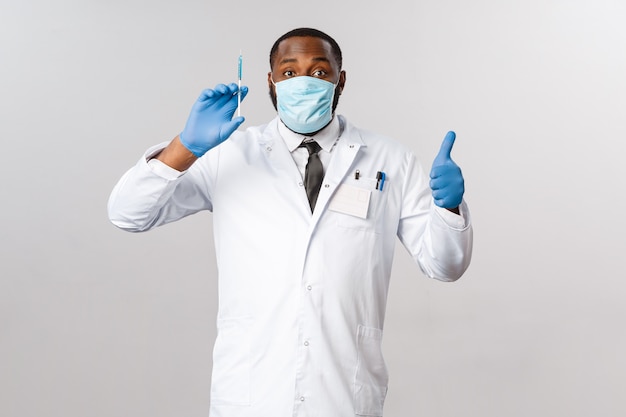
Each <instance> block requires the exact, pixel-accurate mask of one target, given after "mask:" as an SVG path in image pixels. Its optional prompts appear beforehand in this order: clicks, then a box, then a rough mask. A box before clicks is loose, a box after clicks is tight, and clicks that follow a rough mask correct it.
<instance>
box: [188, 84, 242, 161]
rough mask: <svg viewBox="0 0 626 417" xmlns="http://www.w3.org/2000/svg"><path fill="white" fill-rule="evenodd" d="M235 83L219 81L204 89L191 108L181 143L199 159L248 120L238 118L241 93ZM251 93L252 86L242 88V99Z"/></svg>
mask: <svg viewBox="0 0 626 417" xmlns="http://www.w3.org/2000/svg"><path fill="white" fill-rule="evenodd" d="M238 91H239V87H238V86H237V84H235V83H231V84H229V85H224V84H218V85H216V86H215V88H214V89H212V90H211V89H206V90H204V91H202V93H201V94H200V97H198V100H196V102H195V104H194V105H193V107H192V108H191V113H190V114H189V118H188V119H187V123H186V124H185V129H184V130H183V132H182V133H181V134H180V142H181V143H182V144H183V145H185V147H186V148H187V149H189V151H190V152H191V153H193V154H194V155H195V156H197V157H198V158H199V157H201V156H202V155H204V154H205V153H206V152H207V151H209V150H210V149H212V148H214V147H216V146H217V145H219V144H220V143H222V142H224V141H225V140H226V139H228V137H229V136H230V135H232V133H233V132H234V131H235V130H237V128H238V127H239V126H240V125H241V124H242V123H243V121H244V120H245V119H244V118H243V117H242V116H239V117H235V118H234V119H233V115H234V114H235V110H237V92H238ZM247 94H248V87H245V86H242V87H241V99H242V100H243V99H244V97H245V96H246V95H247Z"/></svg>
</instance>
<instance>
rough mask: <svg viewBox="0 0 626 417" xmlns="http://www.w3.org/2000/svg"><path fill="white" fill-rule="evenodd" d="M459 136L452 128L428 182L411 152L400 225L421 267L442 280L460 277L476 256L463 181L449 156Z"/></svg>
mask: <svg viewBox="0 0 626 417" xmlns="http://www.w3.org/2000/svg"><path fill="white" fill-rule="evenodd" d="M454 138H455V135H454V133H453V132H450V133H448V135H447V136H446V138H445V139H444V142H443V144H442V148H441V151H440V152H439V154H438V155H437V157H436V158H435V161H434V162H433V167H432V169H431V173H430V182H429V183H427V178H426V176H425V175H424V173H423V171H422V168H421V166H420V165H419V164H418V163H417V161H416V160H415V157H414V156H412V155H411V156H410V158H409V161H408V165H407V171H406V177H405V180H404V185H403V204H402V214H401V218H400V224H399V227H398V237H399V238H400V240H401V241H402V243H403V245H404V246H405V247H406V249H407V250H408V251H409V253H410V254H411V256H412V257H413V259H414V260H415V261H416V262H417V263H418V265H419V266H420V268H421V269H422V271H423V272H424V273H425V274H426V275H427V276H429V277H431V278H436V279H439V280H441V281H454V280H456V279H458V278H460V277H461V275H463V273H464V272H465V271H466V269H467V268H468V266H469V263H470V260H471V256H472V244H473V230H472V225H471V219H470V214H469V209H468V208H467V204H466V203H465V202H464V201H463V193H464V180H463V176H462V175H461V170H460V169H459V167H458V166H457V165H456V164H455V163H454V162H453V161H452V160H451V159H450V150H451V148H452V144H453V143H454ZM429 186H430V187H429Z"/></svg>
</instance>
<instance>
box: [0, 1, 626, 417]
mask: <svg viewBox="0 0 626 417" xmlns="http://www.w3.org/2000/svg"><path fill="white" fill-rule="evenodd" d="M212 3H213V4H212ZM0 7H1V8H0V61H1V64H0V75H1V76H0V132H1V138H2V147H1V157H0V158H1V163H0V175H1V177H2V181H1V185H0V187H2V188H1V195H2V202H3V203H2V209H1V210H2V212H1V213H2V240H1V242H2V246H1V252H0V274H1V279H0V415H2V416H7V417H31V416H32V417H35V416H37V417H39V416H64V417H79V416H80V417H82V416H92V417H100V416H111V417H125V416H136V417H139V416H151V417H160V416H188V417H193V416H206V415H207V412H208V403H209V397H208V395H209V389H210V387H209V385H210V379H209V377H210V371H211V349H212V343H213V339H214V336H215V325H214V320H215V312H216V295H215V294H216V291H215V290H216V280H215V262H214V254H213V243H212V238H211V216H210V214H208V213H201V214H199V215H197V216H194V217H192V218H188V219H185V220H183V221H181V222H178V223H176V224H174V225H169V226H165V227H163V228H161V229H159V230H155V231H152V232H150V233H147V234H139V235H133V234H128V233H124V232H122V231H119V230H117V229H116V228H114V227H113V226H112V225H111V224H110V223H109V222H108V220H107V216H106V209H105V207H106V201H107V198H108V195H109V193H110V191H111V189H112V187H113V185H114V184H115V182H116V181H117V179H118V178H119V177H120V176H121V174H122V173H123V172H124V171H125V170H126V169H127V168H129V167H130V166H131V165H132V164H134V163H135V161H136V160H137V159H138V158H139V157H140V155H141V154H142V152H143V151H144V150H145V149H146V148H147V147H148V146H150V145H152V144H155V143H158V142H160V141H163V140H169V139H171V138H172V137H174V136H175V135H176V134H177V133H178V132H179V131H180V130H181V129H182V127H183V126H184V123H185V121H186V118H187V114H188V112H189V109H190V108H191V105H192V104H193V101H194V100H195V98H196V97H197V95H198V93H199V92H200V90H201V89H202V88H205V87H212V86H213V85H215V84H216V83H219V82H229V81H234V80H235V76H236V65H237V56H238V54H239V50H240V49H241V50H242V51H243V53H244V78H245V84H247V85H248V86H249V87H250V95H249V96H248V98H247V99H246V101H245V102H244V105H243V114H244V115H245V116H246V117H247V121H246V124H247V125H253V124H258V123H262V122H265V121H266V120H268V119H269V118H271V117H273V116H274V111H273V108H272V107H271V105H270V102H269V99H268V97H267V86H266V74H267V71H268V69H269V68H268V63H267V56H268V52H269V48H270V46H271V44H272V43H273V41H274V40H275V39H276V38H277V37H278V36H280V35H281V34H282V33H284V32H286V31H287V30H290V29H292V28H294V27H297V26H314V27H317V28H319V29H322V30H324V31H327V32H328V33H329V34H331V35H332V36H334V37H335V38H336V39H337V41H338V42H339V44H340V45H341V46H342V49H343V51H344V55H345V65H344V68H345V70H346V71H347V84H346V89H345V92H344V95H343V96H342V99H341V102H340V104H339V112H340V113H342V114H345V115H347V116H348V117H349V118H350V119H351V121H352V122H354V123H355V124H357V125H359V126H361V127H364V128H367V129H370V130H374V131H377V132H380V133H385V134H387V135H390V136H393V137H395V138H397V139H398V140H400V141H402V142H403V143H405V144H407V145H408V146H410V147H411V148H412V149H414V151H415V152H416V153H417V154H418V155H419V157H420V159H422V160H423V161H424V162H425V164H426V165H427V166H430V163H431V161H432V158H433V157H434V156H435V154H436V152H437V150H438V148H439V145H440V143H441V140H442V139H443V136H444V135H445V133H446V132H447V131H448V130H455V131H456V132H457V135H458V136H457V143H456V144H455V148H454V150H453V154H452V155H453V158H454V159H455V160H456V161H457V162H458V163H459V165H460V166H461V167H462V169H463V172H464V175H465V178H466V185H467V192H466V199H467V201H468V203H469V204H470V207H471V210H472V214H473V221H474V227H475V232H476V234H475V254H474V259H473V263H472V265H471V266H470V269H469V270H468V272H467V273H466V275H465V276H464V277H463V278H462V279H461V280H460V281H458V282H456V283H454V284H444V283H439V282H436V281H431V280H428V279H426V278H424V277H423V275H421V273H420V272H419V269H418V268H417V266H415V265H414V264H413V263H412V262H411V260H410V259H409V257H408V255H407V254H406V252H405V251H404V250H403V249H402V248H401V247H400V246H399V250H398V251H397V255H396V260H395V264H394V270H393V279H392V284H391V294H390V300H389V309H388V316H387V323H386V328H385V332H386V335H385V341H384V350H385V352H386V357H387V362H388V366H389V368H390V372H391V381H390V391H389V395H388V401H387V405H386V416H391V417H393V416H437V417H444V416H445V417H447V416H460V415H463V416H476V417H478V416H480V417H496V416H497V417H501V416H509V417H516V416H520V417H522V416H524V417H525V416H529V415H534V416H565V415H567V416H572V417H573V416H580V417H583V416H585V417H586V416H591V415H594V416H623V415H626V400H624V396H623V394H624V390H625V388H626V384H625V383H624V375H625V374H626V359H625V357H624V352H625V351H626V335H625V330H624V319H625V318H626V314H625V313H626V303H625V302H624V299H625V296H626V283H625V282H624V278H625V274H624V271H623V259H624V247H625V245H624V236H625V235H624V232H625V231H626V230H625V222H624V214H623V208H624V203H625V200H626V199H625V195H624V194H625V192H624V189H625V187H624V181H623V179H622V178H624V176H625V174H626V164H624V162H623V157H622V153H623V151H624V143H623V142H624V140H626V123H625V120H624V115H625V110H626V77H625V74H626V25H625V24H624V22H626V3H625V2H624V1H622V0H614V1H611V0H588V1H571V0H570V1H565V0H563V1H557V0H524V1H522V0H515V1H507V2H503V1H496V0H481V1H471V2H470V1H462V0H424V1H417V2H416V1H409V0H385V1H377V2H371V4H368V3H366V2H355V1H352V2H339V1H336V0H332V1H327V0H319V1H316V2H299V3H294V2H291V3H290V2H286V3H285V2H276V3H272V2H257V1H251V0H240V1H238V2H209V1H177V2H173V1H171V2H166V1H148V0H124V1H121V0H106V1H105V0H100V1H96V0H82V1H79V0H59V1H55V2H47V1H44V0H30V1H25V2H18V1H8V0H2V3H1V6H0Z"/></svg>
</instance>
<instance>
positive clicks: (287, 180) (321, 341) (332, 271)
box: [109, 28, 472, 417]
mask: <svg viewBox="0 0 626 417" xmlns="http://www.w3.org/2000/svg"><path fill="white" fill-rule="evenodd" d="M270 67H271V72H270V73H268V86H269V91H270V96H271V99H272V102H273V103H274V106H275V107H276V109H277V111H278V117H277V118H275V119H274V120H272V121H271V122H269V123H268V124H267V125H264V126H259V127H251V128H248V129H247V130H245V131H236V129H237V128H238V127H239V126H240V125H241V123H243V120H244V119H243V117H235V118H233V115H234V111H235V110H236V107H237V94H238V93H239V90H238V87H237V85H235V84H230V85H218V86H217V87H215V89H213V90H205V91H204V92H203V93H202V94H201V95H200V97H199V99H198V101H197V102H196V103H195V105H194V106H193V108H192V110H191V114H190V116H189V118H188V120H187V123H186V125H185V128H184V130H183V131H182V133H181V134H180V135H179V136H177V137H176V138H174V139H173V140H172V141H171V142H170V143H169V144H161V145H158V146H155V147H153V148H151V149H149V150H148V151H147V153H146V154H145V155H144V156H143V157H142V158H141V159H140V160H139V162H138V163H137V165H136V166H135V167H133V168H132V169H130V170H129V171H128V172H127V173H126V174H125V175H124V176H123V177H122V179H121V180H120V181H119V183H118V184H117V186H116V187H115V189H114V190H113V193H112V195H111V197H110V200H109V216H110V219H111V221H112V222H113V223H114V224H115V225H117V226H118V227H120V228H122V229H126V230H129V231H144V230H148V229H151V228H153V227H156V226H159V225H162V224H165V223H168V222H172V221H175V220H178V219H180V218H182V217H184V216H187V215H190V214H192V213H195V212H198V211H200V210H210V211H212V212H213V223H214V233H215V246H216V252H217V263H218V270H219V311H218V317H217V322H218V325H217V327H218V335H217V340H216V342H215V347H214V357H213V376H212V389H211V416H213V417H235V416H237V417H243V416H245V417H248V416H255V417H258V416H272V417H283V416H323V417H334V416H336V417H345V416H349V415H359V416H382V413H383V403H384V400H385V395H386V392H387V380H388V376H387V370H386V367H385V363H384V360H383V357H382V353H381V339H382V335H383V322H384V317H385V308H386V301H387V291H388V285H389V277H390V273H391V265H392V258H393V251H394V247H395V237H396V236H398V237H399V239H400V240H401V242H402V243H403V244H404V246H405V247H406V248H407V250H408V251H409V252H410V253H411V255H412V256H413V258H414V259H415V261H416V262H417V264H418V265H419V266H420V267H421V269H422V271H423V272H424V273H425V274H426V275H428V276H429V277H432V278H436V279H439V280H443V281H453V280H456V279H458V278H459V277H460V276H461V275H462V274H463V273H464V271H465V270H466V268H467V267H468V265H469V262H470V257H471V249H472V228H471V225H470V219H469V212H468V209H467V206H466V203H465V202H463V200H462V197H463V192H464V186H463V177H462V175H461V171H460V169H459V167H458V166H457V165H456V164H455V163H454V162H453V161H452V160H451V159H450V150H451V147H452V143H453V141H454V134H453V133H452V132H450V133H449V134H448V136H446V139H445V140H444V144H443V145H442V150H441V151H440V153H439V155H437V157H436V158H435V161H434V163H433V166H432V169H431V179H430V180H429V179H428V178H427V176H426V175H424V173H423V171H422V167H421V165H420V163H419V162H418V161H417V160H416V158H415V156H414V155H413V154H412V153H411V152H410V151H409V150H408V149H407V148H405V147H404V146H402V145H401V144H399V143H397V142H395V141H392V140H390V139H388V138H385V137H383V136H380V135H377V134H373V133H369V132H365V131H362V130H360V129H358V128H357V127H355V126H353V125H352V124H350V123H349V122H348V120H347V119H346V118H345V117H343V116H339V115H335V108H336V106H337V103H338V99H339V96H340V95H341V94H342V92H343V89H344V86H345V83H346V74H345V72H344V71H343V70H342V69H341V50H340V49H339V46H338V45H337V43H336V42H335V41H334V40H333V39H332V38H331V37H329V36H328V35H326V34H324V33H322V32H319V31H317V30H314V29H308V28H301V29H295V30H293V31H291V32H288V33H286V34H285V35H283V36H282V37H281V38H279V39H278V40H277V41H276V43H275V44H274V46H273V48H272V50H271V53H270ZM247 92H248V90H247V88H245V87H242V89H241V95H242V98H245V95H246V94H247ZM301 144H302V146H301ZM316 144H317V145H316ZM218 145H219V146H218ZM309 148H310V149H309ZM319 180H323V181H322V182H321V183H319ZM429 185H430V187H429Z"/></svg>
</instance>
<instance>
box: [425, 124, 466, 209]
mask: <svg viewBox="0 0 626 417" xmlns="http://www.w3.org/2000/svg"><path fill="white" fill-rule="evenodd" d="M455 138H456V134H455V133H454V132H448V134H447V135H446V137H445V138H444V139H443V143H442V144H441V149H440V150H439V153H438V154H437V156H436V157H435V160H434V161H433V167H432V169H431V170H430V188H431V189H432V190H433V198H434V199H435V204H436V205H438V206H439V207H443V208H446V209H455V208H457V207H458V206H460V205H461V201H462V200H463V193H464V192H465V183H464V180H463V175H462V174H461V168H459V166H458V165H457V164H455V163H454V161H453V160H452V159H451V158H450V152H451V151H452V145H454V139H455Z"/></svg>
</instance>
